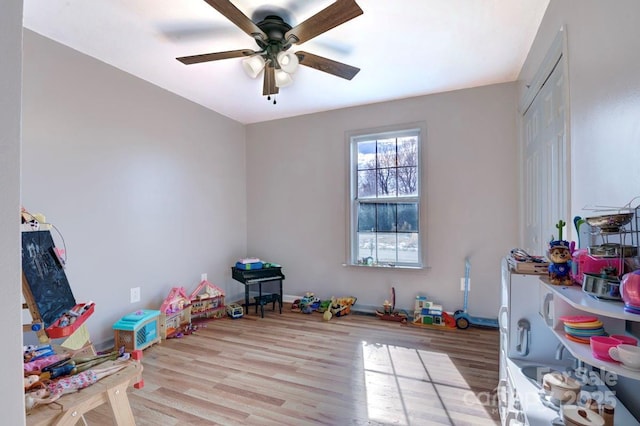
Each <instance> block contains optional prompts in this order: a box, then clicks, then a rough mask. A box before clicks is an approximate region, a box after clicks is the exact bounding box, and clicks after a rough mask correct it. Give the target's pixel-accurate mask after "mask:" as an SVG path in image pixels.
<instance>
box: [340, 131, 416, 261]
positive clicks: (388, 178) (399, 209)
mask: <svg viewBox="0 0 640 426" xmlns="http://www.w3.org/2000/svg"><path fill="white" fill-rule="evenodd" d="M422 134H424V132H423V128H422V127H413V128H409V129H407V128H402V129H398V130H390V131H383V132H375V133H374V132H371V133H367V134H364V133H358V134H351V135H350V136H349V143H350V150H351V174H350V176H351V178H350V179H351V191H350V193H351V200H350V201H351V210H350V213H351V216H350V217H351V244H350V247H351V263H352V264H369V265H371V264H373V265H379V266H408V267H421V266H422V250H421V237H420V208H421V197H420V192H421V189H420V174H421V170H420V143H421V135H422Z"/></svg>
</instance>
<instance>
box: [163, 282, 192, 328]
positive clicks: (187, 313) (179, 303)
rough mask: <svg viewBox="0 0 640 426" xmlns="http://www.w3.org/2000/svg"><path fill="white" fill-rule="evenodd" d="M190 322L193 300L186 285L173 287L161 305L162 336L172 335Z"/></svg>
mask: <svg viewBox="0 0 640 426" xmlns="http://www.w3.org/2000/svg"><path fill="white" fill-rule="evenodd" d="M190 323H191V300H190V299H189V297H188V296H187V294H186V290H185V289H184V287H173V288H172V289H171V291H170V292H169V295H168V296H167V297H166V298H165V299H164V302H162V305H161V306H160V337H161V338H162V339H167V337H172V336H173V335H174V334H175V333H176V332H179V331H180V329H181V328H182V327H183V326H187V325H189V324H190Z"/></svg>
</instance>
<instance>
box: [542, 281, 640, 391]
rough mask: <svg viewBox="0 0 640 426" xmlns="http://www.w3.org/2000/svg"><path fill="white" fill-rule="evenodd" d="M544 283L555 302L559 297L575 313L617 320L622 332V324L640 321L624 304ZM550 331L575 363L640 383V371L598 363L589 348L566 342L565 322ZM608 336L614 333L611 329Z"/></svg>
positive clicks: (575, 287) (615, 363)
mask: <svg viewBox="0 0 640 426" xmlns="http://www.w3.org/2000/svg"><path fill="white" fill-rule="evenodd" d="M541 281H542V282H543V285H544V286H546V288H547V289H548V290H550V291H551V292H552V293H553V294H554V298H555V297H556V296H557V297H559V298H560V299H561V300H562V301H564V302H566V303H567V304H569V305H570V306H572V307H573V308H575V309H579V310H580V311H581V312H585V313H590V314H594V315H599V316H601V317H603V318H601V320H603V321H606V320H607V319H610V318H612V319H614V320H618V323H619V324H620V329H621V330H624V326H623V324H624V323H623V322H622V321H636V322H637V321H640V315H636V314H631V313H628V312H625V311H624V304H623V303H622V302H617V301H604V300H598V299H596V298H595V297H593V296H590V295H588V294H586V293H585V292H584V291H582V288H580V287H578V286H556V285H552V284H549V283H548V282H546V281H545V280H544V279H542V280H541ZM605 328H606V327H605ZM621 330H616V332H617V333H622V331H621ZM551 331H552V332H553V333H554V334H555V335H556V337H557V338H558V339H559V340H560V341H561V342H562V344H563V345H564V346H565V347H566V348H567V350H568V351H569V352H570V353H571V355H573V356H574V357H575V358H576V359H578V360H580V361H582V362H585V363H587V364H589V365H591V366H592V367H595V368H599V369H601V370H605V371H608V372H611V373H615V374H617V375H619V376H623V377H629V378H632V379H635V380H640V371H634V370H629V369H627V368H625V367H622V366H621V365H620V364H619V363H617V362H612V361H602V360H599V359H597V358H595V357H594V356H593V354H592V352H591V346H590V345H588V344H585V343H578V342H574V341H572V340H569V339H567V337H566V336H565V332H564V323H563V322H562V321H560V320H558V322H557V324H556V327H555V328H553V327H552V328H551ZM609 332H611V330H610V329H609ZM614 334H615V333H614Z"/></svg>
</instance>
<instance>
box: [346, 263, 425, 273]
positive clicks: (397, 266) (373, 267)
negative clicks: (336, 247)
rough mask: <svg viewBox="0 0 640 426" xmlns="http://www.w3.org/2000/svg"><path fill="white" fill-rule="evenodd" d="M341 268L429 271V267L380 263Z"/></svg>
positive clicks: (356, 264) (350, 264)
mask: <svg viewBox="0 0 640 426" xmlns="http://www.w3.org/2000/svg"><path fill="white" fill-rule="evenodd" d="M342 266H344V267H349V268H365V269H408V270H413V271H421V270H423V269H430V267H429V266H405V265H394V264H389V263H382V264H378V265H363V264H358V263H343V264H342Z"/></svg>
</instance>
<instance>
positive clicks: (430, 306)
mask: <svg viewBox="0 0 640 426" xmlns="http://www.w3.org/2000/svg"><path fill="white" fill-rule="evenodd" d="M442 314H443V312H442V305H436V304H435V303H433V302H430V301H429V300H427V298H426V297H425V296H416V302H415V306H414V310H413V322H414V324H420V325H442V326H444V325H445V321H444V318H443V315H442Z"/></svg>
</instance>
